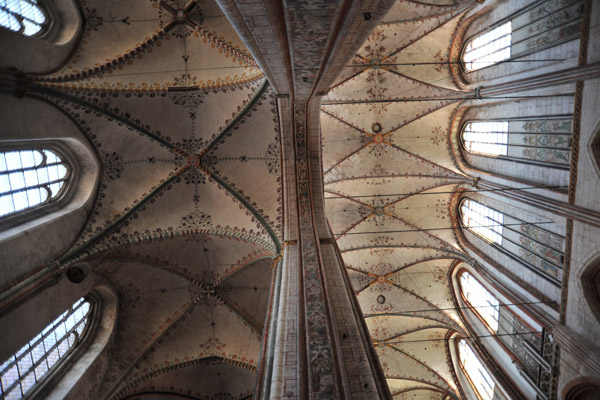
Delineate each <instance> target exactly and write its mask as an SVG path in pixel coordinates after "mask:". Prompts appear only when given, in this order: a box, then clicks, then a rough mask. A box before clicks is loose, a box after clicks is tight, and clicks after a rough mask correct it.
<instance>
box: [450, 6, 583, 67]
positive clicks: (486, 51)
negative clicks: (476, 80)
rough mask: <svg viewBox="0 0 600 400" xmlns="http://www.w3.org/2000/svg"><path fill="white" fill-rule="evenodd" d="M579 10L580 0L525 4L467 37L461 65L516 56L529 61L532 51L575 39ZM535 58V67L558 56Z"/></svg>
mask: <svg viewBox="0 0 600 400" xmlns="http://www.w3.org/2000/svg"><path fill="white" fill-rule="evenodd" d="M582 11H583V1H581V0H575V1H573V0H542V1H538V2H535V3H533V4H530V5H528V6H525V7H523V8H522V9H520V10H518V11H517V12H515V13H513V14H511V15H510V16H508V17H507V18H504V19H503V20H500V21H499V22H498V23H497V24H495V25H493V26H491V27H490V28H487V29H484V30H482V31H480V32H478V33H476V34H474V35H473V36H472V37H471V38H469V39H468V40H467V41H466V43H465V46H464V49H463V52H462V63H463V67H464V69H465V71H466V72H467V73H469V72H473V71H476V70H479V69H482V68H485V67H489V66H491V65H494V64H497V63H500V62H505V61H511V62H512V61H513V60H517V59H520V58H521V59H523V62H525V61H530V58H526V57H527V56H529V55H531V54H533V53H536V52H540V51H542V50H544V49H546V48H548V47H552V46H556V45H558V44H560V43H564V42H567V41H570V40H573V39H576V38H577V36H578V35H579V24H580V21H581V16H582ZM544 58H546V57H544ZM533 60H535V59H533ZM536 61H537V65H536V66H538V67H539V66H540V65H543V63H545V62H552V61H559V60H545V59H544V60H542V61H541V62H540V61H539V57H538V59H537V60H536ZM526 68H530V67H526ZM507 71H508V72H512V70H507Z"/></svg>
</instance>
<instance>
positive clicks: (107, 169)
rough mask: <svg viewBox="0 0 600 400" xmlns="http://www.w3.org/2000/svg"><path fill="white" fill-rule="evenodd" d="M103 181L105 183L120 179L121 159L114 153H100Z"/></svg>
mask: <svg viewBox="0 0 600 400" xmlns="http://www.w3.org/2000/svg"><path fill="white" fill-rule="evenodd" d="M100 156H101V158H102V164H103V167H104V168H103V172H104V175H103V177H104V179H105V181H106V182H111V181H114V180H117V179H119V178H120V177H121V173H123V169H124V168H125V167H124V165H123V157H122V156H121V155H119V154H118V153H116V152H114V151H112V152H111V151H101V152H100Z"/></svg>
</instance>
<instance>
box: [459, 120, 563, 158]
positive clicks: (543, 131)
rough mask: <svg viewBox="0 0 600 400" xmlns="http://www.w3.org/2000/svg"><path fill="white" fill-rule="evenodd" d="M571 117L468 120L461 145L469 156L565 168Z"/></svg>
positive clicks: (464, 127)
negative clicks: (475, 155)
mask: <svg viewBox="0 0 600 400" xmlns="http://www.w3.org/2000/svg"><path fill="white" fill-rule="evenodd" d="M571 129H572V118H571V117H568V118H540V119H525V118H524V119H511V120H504V121H468V122H466V123H465V124H464V126H463V131H462V136H461V139H462V144H463V147H464V149H465V150H466V151H467V152H469V153H471V154H478V155H482V156H487V157H502V158H506V159H512V160H515V161H520V162H528V163H534V164H546V165H551V166H553V167H559V168H560V167H563V168H568V167H569V165H570V162H571Z"/></svg>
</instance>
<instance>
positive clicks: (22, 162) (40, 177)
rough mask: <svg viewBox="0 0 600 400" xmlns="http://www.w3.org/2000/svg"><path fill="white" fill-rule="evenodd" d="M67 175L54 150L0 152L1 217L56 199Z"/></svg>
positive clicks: (67, 170) (63, 164) (66, 170)
mask: <svg viewBox="0 0 600 400" xmlns="http://www.w3.org/2000/svg"><path fill="white" fill-rule="evenodd" d="M69 177H70V173H69V168H68V167H67V165H66V164H65V162H64V161H63V160H62V159H61V158H60V156H58V155H57V154H56V152H54V151H51V150H48V149H39V150H37V149H34V150H16V151H5V152H0V217H2V216H4V215H9V214H12V213H14V212H17V211H20V210H25V209H28V208H31V207H35V206H38V205H41V204H44V203H46V202H48V201H51V200H53V199H56V198H57V197H58V196H60V194H61V193H62V188H63V187H64V184H65V183H66V182H67V180H68V179H69Z"/></svg>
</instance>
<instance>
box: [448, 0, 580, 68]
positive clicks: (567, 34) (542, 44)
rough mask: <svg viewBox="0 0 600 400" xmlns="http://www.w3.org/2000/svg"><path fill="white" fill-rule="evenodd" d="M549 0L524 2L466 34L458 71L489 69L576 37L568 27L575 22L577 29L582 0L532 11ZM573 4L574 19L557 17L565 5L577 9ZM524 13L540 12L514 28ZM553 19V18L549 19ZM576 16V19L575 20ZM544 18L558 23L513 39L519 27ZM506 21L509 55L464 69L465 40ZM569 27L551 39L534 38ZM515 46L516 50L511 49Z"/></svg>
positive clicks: (571, 17)
mask: <svg viewBox="0 0 600 400" xmlns="http://www.w3.org/2000/svg"><path fill="white" fill-rule="evenodd" d="M549 1H550V0H540V1H536V2H534V3H532V4H530V5H527V6H525V7H523V8H522V9H520V10H517V11H516V12H514V13H512V14H511V15H508V16H507V17H505V18H502V19H500V20H499V21H497V22H495V23H493V24H492V25H490V26H488V27H487V28H484V29H482V30H480V31H478V32H476V33H474V34H472V35H470V36H469V37H467V38H465V39H464V40H463V45H462V48H461V50H460V53H459V54H460V56H459V59H460V66H461V69H462V73H463V75H467V74H469V73H471V72H475V71H479V70H482V69H485V68H490V67H493V66H495V65H498V64H501V63H503V62H509V61H511V60H514V59H518V58H521V57H525V56H528V55H531V54H533V53H536V52H539V51H542V50H544V49H547V48H550V47H554V46H557V45H559V44H561V43H564V42H567V41H571V40H574V39H575V38H577V36H579V34H580V32H579V29H572V26H573V25H577V28H579V26H578V22H579V21H580V20H581V13H582V12H583V0H579V1H576V2H573V3H571V4H567V5H563V6H562V7H560V8H558V9H554V10H552V11H551V12H550V13H549V14H543V15H542V13H539V12H538V13H536V10H537V9H544V5H545V4H546V3H548V2H549ZM577 7H579V10H578V12H579V14H577V12H574V13H573V12H572V15H574V16H575V18H573V16H570V17H569V18H568V19H567V20H566V22H562V21H561V19H560V15H557V14H559V13H563V12H564V11H565V10H566V9H568V8H573V9H577ZM571 11H572V10H571ZM527 13H531V14H540V15H536V17H534V18H537V19H535V20H534V21H532V22H529V23H527V24H525V25H523V26H517V27H515V26H514V25H515V24H514V23H513V22H514V21H516V20H518V18H519V17H520V16H522V15H524V14H527ZM552 18H553V20H551V19H552ZM578 18H579V19H578ZM544 19H548V20H551V21H552V23H556V22H557V23H559V24H560V25H551V24H550V25H551V26H550V27H549V28H547V30H546V31H544V32H537V33H533V34H532V35H528V36H525V37H524V38H522V39H520V40H513V37H514V36H517V35H516V33H517V32H518V31H519V30H520V29H526V28H527V27H530V26H531V25H534V24H535V23H540V22H542V21H543V20H544ZM507 23H510V24H511V45H510V57H508V58H504V59H502V60H499V61H497V62H495V63H493V64H490V65H486V66H484V67H482V68H477V69H470V70H469V69H467V67H466V65H465V61H464V55H465V51H466V49H467V47H468V45H469V43H471V42H473V41H474V40H476V39H477V38H478V37H480V36H482V35H485V34H486V33H488V32H491V31H493V30H494V29H496V28H498V27H500V26H502V25H504V24H507ZM563 27H565V28H571V29H565V30H564V32H561V34H560V35H559V36H558V38H554V39H553V40H541V39H538V40H534V39H535V38H536V37H537V36H540V35H542V34H544V33H548V32H550V31H553V30H557V29H559V28H563ZM531 40H534V41H533V43H534V45H533V46H534V47H533V48H530V49H524V50H521V51H519V49H518V46H517V45H519V44H521V43H523V42H526V41H531ZM515 48H516V50H515Z"/></svg>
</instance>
